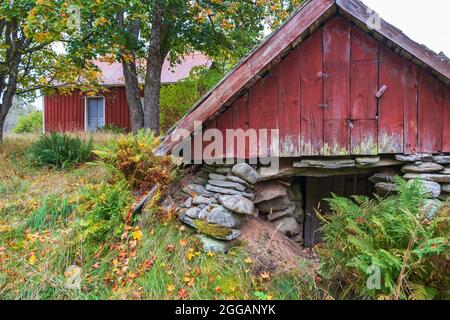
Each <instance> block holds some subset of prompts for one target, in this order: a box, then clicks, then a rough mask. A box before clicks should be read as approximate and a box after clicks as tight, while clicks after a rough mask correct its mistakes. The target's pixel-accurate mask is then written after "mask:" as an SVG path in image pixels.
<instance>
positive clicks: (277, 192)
mask: <svg viewBox="0 0 450 320" xmlns="http://www.w3.org/2000/svg"><path fill="white" fill-rule="evenodd" d="M286 195H287V188H286V187H285V186H284V185H282V184H281V183H279V182H276V181H268V182H261V183H258V184H257V185H256V186H255V200H254V202H255V204H258V203H260V202H263V201H269V200H272V199H275V198H279V197H285V196H286Z"/></svg>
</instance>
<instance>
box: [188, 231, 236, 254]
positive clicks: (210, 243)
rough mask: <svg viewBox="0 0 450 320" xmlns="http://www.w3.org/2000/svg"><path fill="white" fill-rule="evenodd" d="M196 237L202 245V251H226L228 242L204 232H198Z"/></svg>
mask: <svg viewBox="0 0 450 320" xmlns="http://www.w3.org/2000/svg"><path fill="white" fill-rule="evenodd" d="M196 237H197V239H198V240H199V241H200V243H201V245H202V250H203V252H213V253H226V252H227V251H228V244H227V243H226V242H224V241H220V240H216V239H213V238H211V237H209V236H207V235H204V234H198V235H196Z"/></svg>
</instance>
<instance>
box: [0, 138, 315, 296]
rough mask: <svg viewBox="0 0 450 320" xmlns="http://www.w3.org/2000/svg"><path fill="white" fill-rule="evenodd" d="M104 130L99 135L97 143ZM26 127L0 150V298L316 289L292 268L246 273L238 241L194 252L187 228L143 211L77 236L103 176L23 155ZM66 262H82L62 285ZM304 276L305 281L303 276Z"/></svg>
mask: <svg viewBox="0 0 450 320" xmlns="http://www.w3.org/2000/svg"><path fill="white" fill-rule="evenodd" d="M108 138H110V136H108V135H104V134H103V135H98V136H96V137H95V140H96V142H97V143H103V142H104V141H106V140H107V139H108ZM33 139H34V138H33V137H31V136H10V137H8V138H7V139H6V141H5V143H4V145H3V146H2V147H1V149H0V299H180V298H182V299H187V298H189V299H258V298H259V299H270V298H274V299H299V298H315V297H317V294H316V293H312V294H311V293H310V292H314V290H309V286H312V287H314V285H313V282H314V281H309V280H310V279H307V280H304V279H303V277H302V276H300V275H299V274H289V275H278V276H273V275H270V274H268V273H262V274H258V275H253V274H252V272H251V264H252V261H251V259H250V258H249V257H248V254H247V253H246V252H245V249H244V248H243V247H236V248H234V249H232V250H231V252H230V253H229V254H228V255H213V254H207V253H201V252H199V251H198V250H197V248H196V243H195V240H194V239H195V237H193V232H192V231H191V230H189V229H188V228H186V227H184V226H181V225H180V224H179V223H178V222H177V221H176V220H175V219H172V220H168V221H166V222H161V221H160V220H158V221H156V220H154V218H152V215H151V212H146V213H145V214H144V215H143V216H142V217H141V219H140V221H139V226H130V227H126V228H125V229H124V230H123V234H122V237H120V238H119V237H116V238H114V237H107V238H106V239H104V240H103V241H102V242H100V243H96V244H92V243H84V242H77V241H73V239H76V238H77V237H74V235H75V236H76V232H77V229H76V226H77V223H79V222H80V218H81V217H82V215H83V212H82V209H81V208H83V207H84V206H85V205H86V204H85V203H83V201H84V200H83V197H82V196H81V194H82V192H83V189H85V188H86V187H88V186H95V185H97V184H99V183H101V182H102V181H105V180H106V179H107V178H108V175H107V174H106V173H105V172H103V171H102V170H101V169H100V168H98V167H93V166H86V165H85V166H82V167H80V168H75V169H72V170H65V171H54V170H47V169H37V168H33V167H30V166H29V165H28V163H27V161H26V160H25V158H26V157H25V153H26V149H27V146H28V145H29V144H30V143H31V141H32V140H33ZM69 266H78V267H80V268H81V272H82V273H81V279H82V280H81V287H80V289H69V288H68V287H67V281H68V280H69V279H70V278H71V276H72V274H73V273H72V274H71V273H70V272H68V267H69ZM308 281H309V282H308Z"/></svg>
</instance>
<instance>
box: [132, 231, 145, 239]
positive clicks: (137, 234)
mask: <svg viewBox="0 0 450 320" xmlns="http://www.w3.org/2000/svg"><path fill="white" fill-rule="evenodd" d="M131 235H132V237H133V239H134V240H137V241H141V239H142V231H141V230H136V231H133V233H132V234H131Z"/></svg>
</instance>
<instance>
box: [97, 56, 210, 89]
mask: <svg viewBox="0 0 450 320" xmlns="http://www.w3.org/2000/svg"><path fill="white" fill-rule="evenodd" d="M95 64H96V65H97V66H98V67H99V68H100V70H101V71H102V74H103V76H102V79H101V80H100V83H101V84H103V85H105V86H123V85H124V84H125V80H124V77H123V69H122V64H121V63H108V62H100V61H95ZM210 65H211V61H210V60H209V59H208V57H206V56H205V55H203V54H200V53H194V54H190V55H186V56H184V57H183V58H182V61H181V63H179V64H176V65H175V66H171V65H170V62H169V61H168V60H167V59H166V61H164V65H163V70H162V74H161V82H162V83H163V84H168V83H175V82H178V81H180V80H182V79H185V78H187V77H188V76H189V73H190V72H191V70H192V68H193V67H197V66H210Z"/></svg>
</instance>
